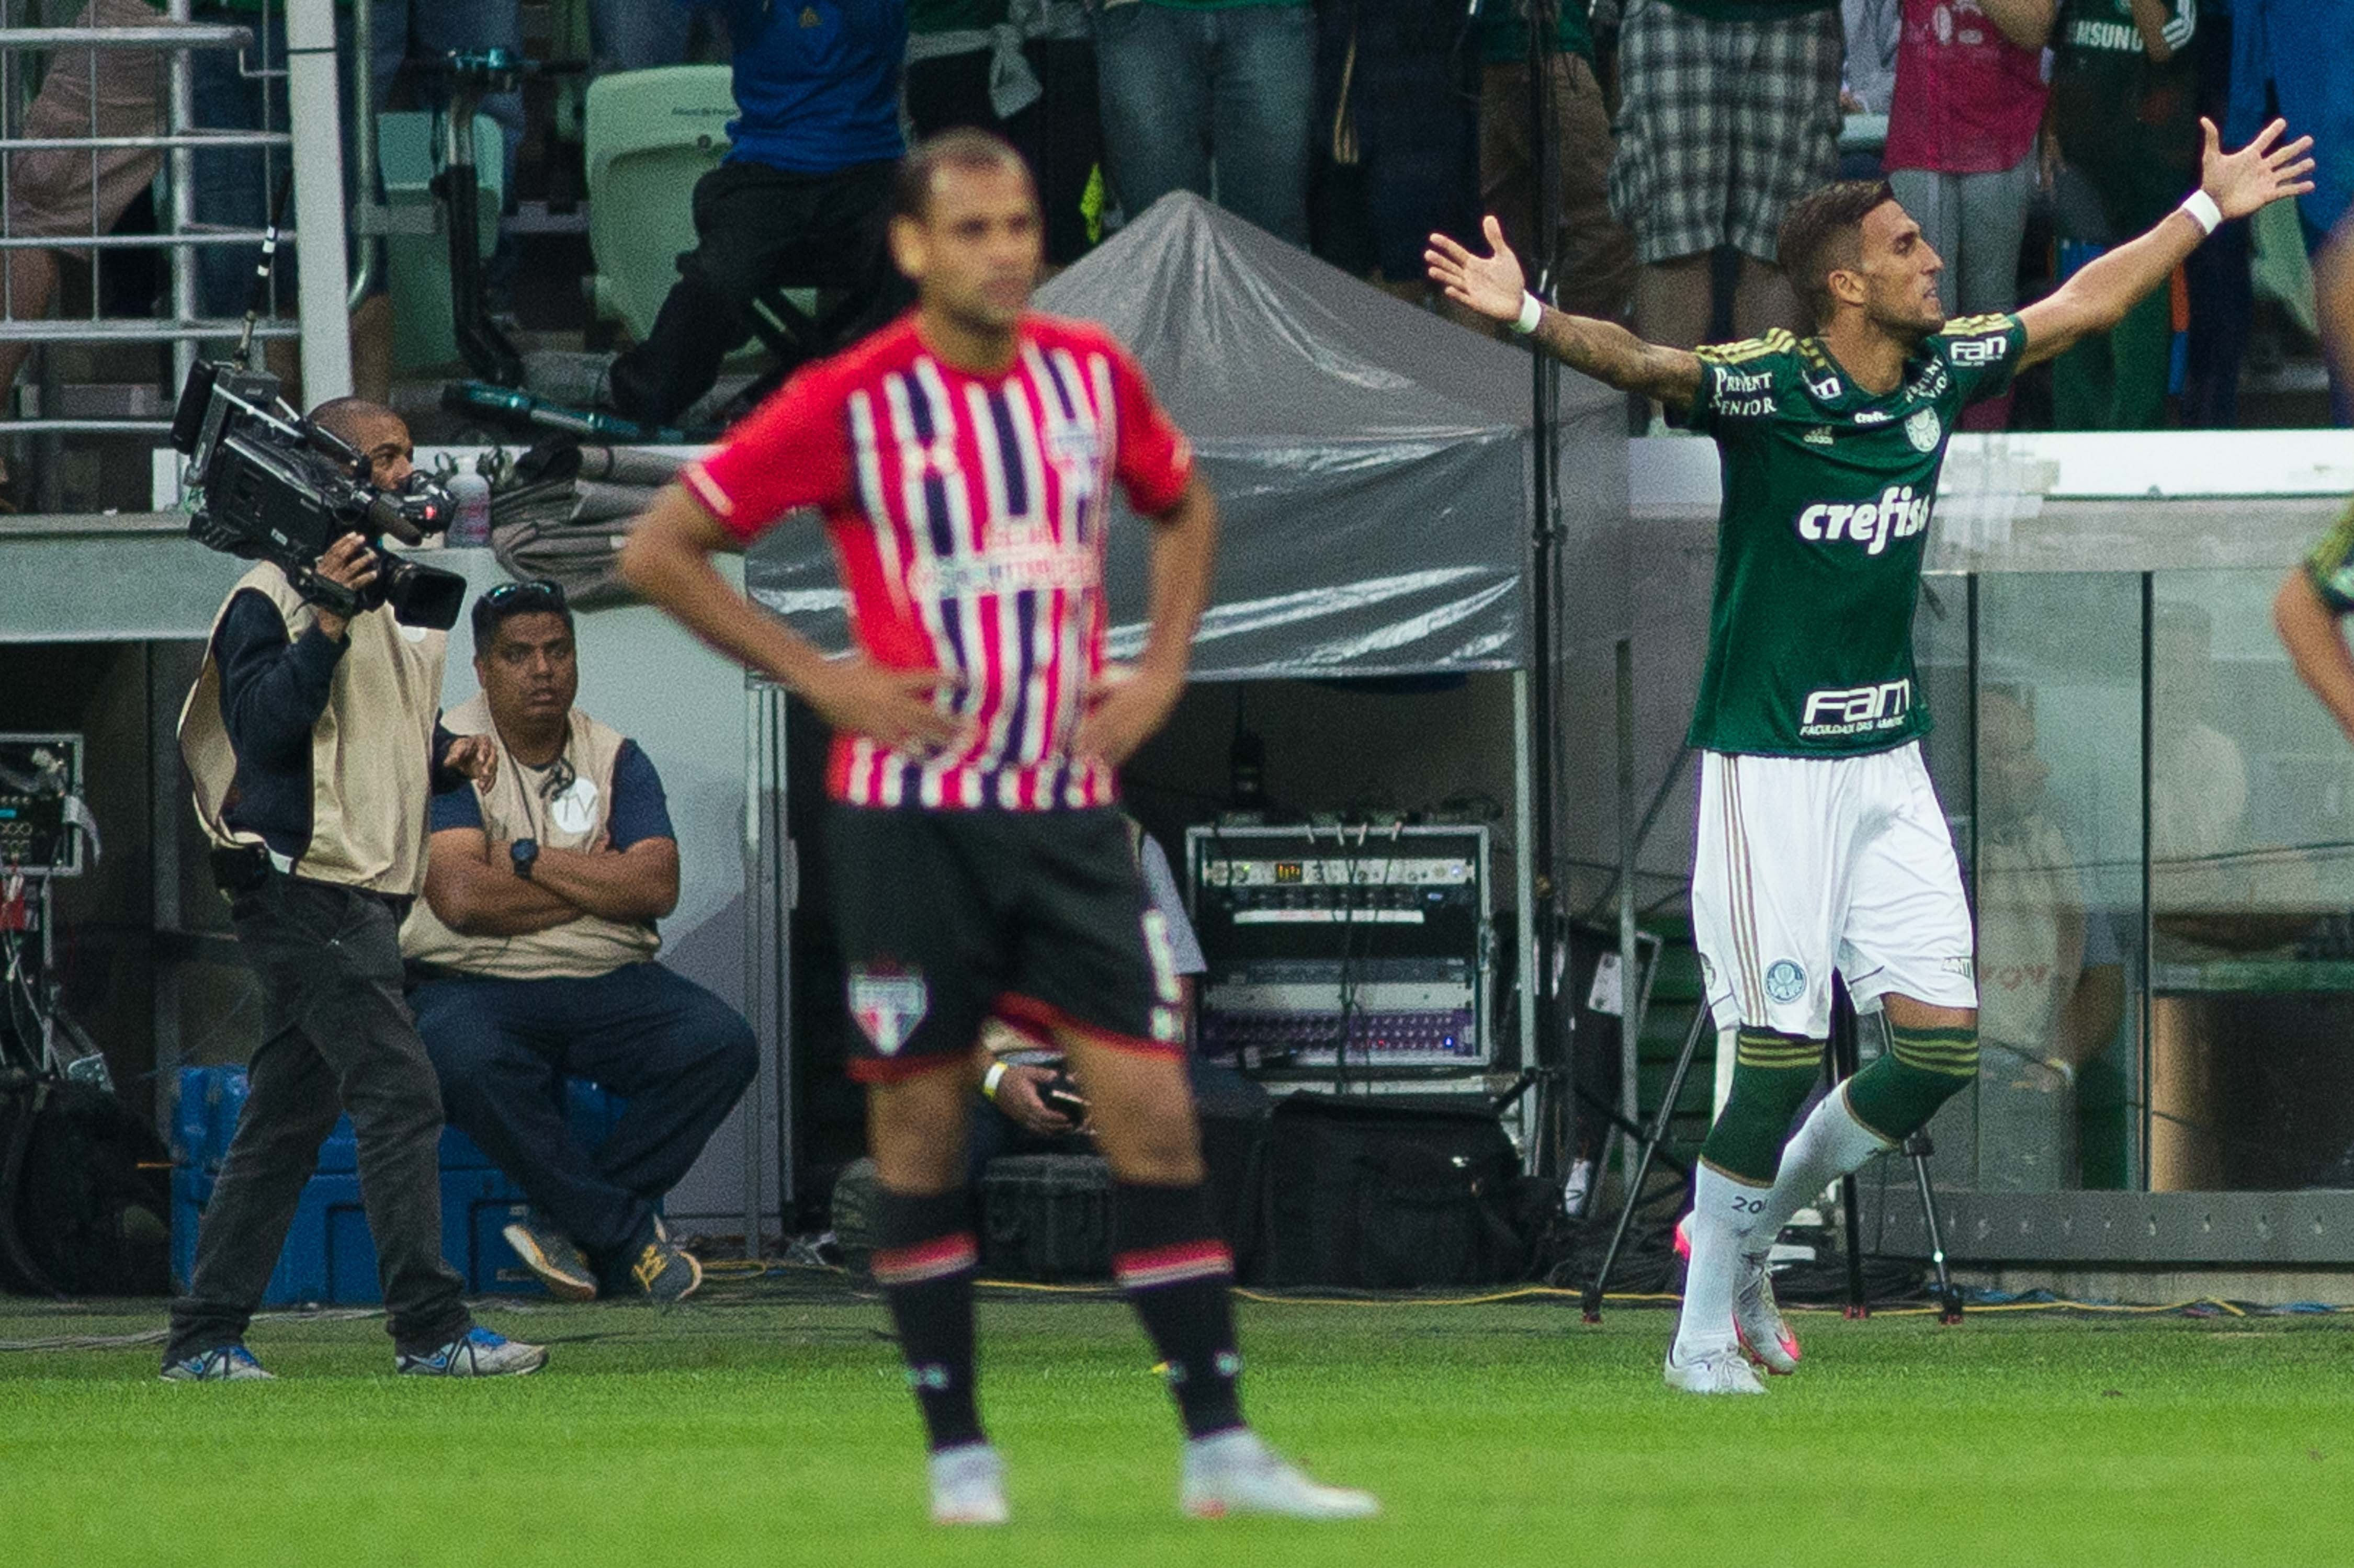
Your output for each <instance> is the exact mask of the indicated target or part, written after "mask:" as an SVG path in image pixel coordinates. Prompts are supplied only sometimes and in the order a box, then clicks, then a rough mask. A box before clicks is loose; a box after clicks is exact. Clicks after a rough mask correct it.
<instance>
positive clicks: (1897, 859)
mask: <svg viewBox="0 0 2354 1568" xmlns="http://www.w3.org/2000/svg"><path fill="white" fill-rule="evenodd" d="M2284 130H2285V127H2284V126H2283V125H2282V124H2281V123H2280V122H2277V121H2275V122H2274V123H2273V124H2272V125H2270V126H2268V127H2266V128H2265V130H2264V132H2263V133H2261V134H2260V135H2258V136H2257V137H2256V139H2255V140H2254V141H2253V142H2252V143H2249V144H2248V145H2247V146H2246V147H2244V148H2243V149H2242V150H2241V151H2239V152H2237V153H2234V154H2229V155H2226V154H2224V153H2223V152H2222V150H2221V146H2220V145H2219V143H2218V138H2217V136H2216V132H2215V128H2214V126H2212V125H2211V124H2210V125H2206V126H2205V132H2206V149H2205V157H2204V164H2203V168H2202V173H2201V181H2200V189H2199V190H2197V191H2196V192H2194V193H2192V195H2191V196H2190V198H2189V199H2188V200H2186V201H2185V202H2184V203H2183V204H2182V207H2180V208H2179V210H2178V211H2176V212H2175V213H2173V214H2172V215H2170V216H2168V217H2167V218H2165V219H2164V220H2163V221H2161V222H2160V223H2159V224H2158V226H2157V227H2156V228H2152V229H2150V230H2149V231H2148V232H2147V233H2146V234H2143V235H2142V236H2140V237H2139V238H2135V239H2132V240H2129V241H2126V243H2123V244H2120V245H2117V246H2115V247H2114V248H2113V249H2110V250H2109V251H2108V253H2107V254H2106V255H2104V256H2102V257H2101V258H2100V259H2099V260H2095V261H2094V262H2092V263H2091V264H2090V265H2088V266H2086V267H2084V269H2083V270H2080V271H2078V272H2077V273H2076V274H2075V275H2074V276H2073V278H2071V279H2070V280H2069V281H2067V282H2066V283H2065V284H2063V285H2062V287H2061V288H2060V289H2059V290H2058V291H2056V292H2054V293H2052V295H2050V296H2049V297H2047V298H2045V299H2042V300H2039V301H2037V302H2035V303H2033V304H2031V305H2029V306H2028V307H2026V308H2025V309H2024V310H2022V311H2020V312H2019V313H2017V314H2015V315H2009V314H2006V315H1993V316H1979V317H1975V318H1972V319H1969V320H1965V321H1956V322H1948V321H1947V320H1946V315H1945V312H1944V310H1943V309H1942V308H1941V306H1940V305H1939V303H1938V298H1937V274H1938V272H1939V271H1940V270H1941V269H1942V266H1943V263H1941V262H1940V261H1939V260H1938V258H1937V255H1936V253H1935V251H1934V250H1932V249H1930V247H1929V245H1928V244H1927V242H1926V241H1925V240H1924V239H1923V238H1922V237H1921V228H1920V225H1919V224H1917V223H1915V222H1914V220H1913V219H1912V218H1911V217H1908V216H1907V215H1906V213H1905V211H1904V209H1903V207H1902V206H1900V205H1899V204H1898V203H1897V201H1896V199H1895V197H1894V196H1893V195H1892V194H1891V192H1890V191H1889V188H1888V186H1887V185H1885V184H1884V183H1874V182H1870V181H1861V180H1856V181H1846V182H1842V183H1840V184H1838V185H1830V186H1828V187H1826V188H1824V189H1823V190H1820V191H1818V192H1816V193H1815V194H1813V195H1811V196H1807V197H1805V198H1803V199H1802V200H1800V201H1798V202H1797V203H1796V204H1794V205H1793V206H1792V207H1791V209H1790V212H1789V215H1788V217H1787V218H1786V219H1785V220H1784V223H1783V226H1782V232H1781V245H1780V249H1781V263H1782V266H1783V269H1784V270H1785V271H1786V273H1787V275H1788V277H1789V280H1790V282H1791V284H1792V286H1793V288H1794V289H1795V291H1797V295H1798V297H1799V299H1800V300H1801V301H1802V302H1804V303H1805V304H1806V305H1807V306H1808V309H1809V310H1810V311H1811V313H1812V314H1813V316H1814V319H1815V323H1816V329H1817V330H1816V332H1815V334H1814V335H1812V336H1808V337H1804V338H1797V337H1793V336H1792V335H1791V334H1787V333H1772V334H1767V335H1766V336H1765V338H1763V339H1759V340H1757V341H1755V342H1750V343H1743V344H1732V345H1730V346H1725V347H1716V348H1702V349H1700V350H1698V351H1695V352H1686V351H1684V350H1682V349H1674V348H1662V347H1659V346H1658V345H1657V344H1647V343H1644V342H1642V341H1641V340H1639V339H1638V338H1637V337H1635V336H1634V334H1631V333H1628V331H1626V330H1625V329H1624V328H1622V327H1618V326H1616V325H1613V324H1611V323H1607V322H1600V321H1591V320H1587V319H1585V318H1583V317H1579V316H1573V315H1566V314H1564V313H1560V312H1557V311H1553V310H1551V309H1548V308H1546V307H1544V306H1543V305H1541V304H1540V303H1539V302H1538V301H1537V300H1536V299H1535V297H1534V296H1532V295H1531V294H1529V293H1528V292H1526V290H1525V287H1524V284H1523V281H1522V273H1521V265H1520V261H1519V260H1518V259H1517V258H1515V257H1514V256H1513V255H1512V253H1511V250H1510V249H1507V248H1506V246H1505V245H1504V242H1503V236H1502V231H1501V230H1500V228H1498V227H1497V224H1496V220H1495V219H1494V218H1492V217H1490V218H1489V219H1488V220H1487V232H1488V240H1489V243H1490V246H1491V247H1492V252H1491V254H1490V255H1487V256H1484V257H1483V256H1474V255H1472V254H1471V253H1470V252H1469V251H1468V250H1466V249H1464V248H1463V247H1462V246H1460V245H1458V244H1457V243H1456V242H1455V241H1453V240H1451V239H1448V238H1446V237H1445V236H1443V235H1433V236H1431V241H1430V243H1431V249H1430V251H1429V252H1428V256H1427V260H1428V263H1429V267H1430V275H1431V278H1432V279H1433V281H1436V282H1437V284H1438V285H1439V286H1440V287H1441V288H1443V289H1445V290H1446V291H1447V295H1448V297H1449V298H1451V299H1453V300H1455V301H1456V302H1458V303H1461V304H1464V305H1468V306H1469V307H1470V308H1472V309H1473V310H1476V311H1478V312H1479V313H1481V314H1483V315H1486V316H1489V317H1490V318H1492V319H1494V320H1497V321H1501V322H1509V323H1512V324H1513V326H1514V327H1516V328H1517V329H1518V330H1519V331H1520V332H1522V333H1523V334H1528V335H1531V336H1532V337H1534V339H1535V340H1536V342H1537V344H1539V346H1541V347H1543V349H1545V350H1546V351H1547V352H1548V353H1551V354H1553V355H1555V356H1556V357H1558V358H1560V359H1562V360H1564V361H1565V362H1566V363H1568V364H1569V365H1571V366H1574V367H1575V368H1576V369H1579V370H1582V371H1584V372H1585V373H1586V374H1587V375H1589V376H1596V378H1598V379H1600V380H1602V381H1605V382H1606V383H1608V384H1609V385H1611V386H1613V387H1622V388H1625V389H1628V390H1631V391H1638V392H1642V393H1645V394H1647V395H1649V396H1650V397H1656V398H1658V399H1659V401H1660V402H1662V403H1664V404H1666V405H1667V406H1668V408H1670V410H1671V411H1673V413H1674V414H1675V416H1676V417H1677V418H1681V420H1683V421H1684V422H1685V423H1687V424H1689V425H1690V426H1691V427H1692V428H1693V429H1698V430H1701V431H1703V432H1705V433H1707V434H1709V435H1711V436H1712V437H1714V438H1715V440H1716V442H1717V446H1718V449H1719V451H1720V454H1721V459H1722V463H1723V484H1724V500H1723V510H1722V512H1721V514H1720V516H1719V520H1718V528H1717V563H1716V585H1715V593H1714V604H1713V608H1712V613H1711V618H1710V625H1709V646H1708V658H1707V662H1706V663H1705V665H1704V666H1703V669H1702V675H1701V688H1700V697H1699V702H1698V704H1697V709H1696V712H1695V713H1694V715H1693V717H1692V725H1691V735H1690V740H1691V745H1692V746H1693V747H1694V748H1695V749H1697V750H1699V752H1700V753H1701V789H1700V822H1699V835H1698V845H1697V853H1696V855H1695V863H1694V866H1693V871H1692V926H1693V930H1694V934H1695V936H1696V937H1697V938H1698V941H1699V945H1700V950H1701V961H1702V970H1703V973H1704V975H1705V979H1706V988H1707V992H1708V1003H1709V1010H1710V1012H1711V1013H1712V1015H1713V1017H1714V1018H1715V1019H1716V1021H1717V1023H1718V1025H1719V1028H1720V1029H1724V1028H1726V1027H1727V1026H1731V1027H1732V1030H1733V1033H1734V1051H1735V1055H1734V1075H1733V1093H1732V1096H1731V1097H1730V1098H1729V1099H1728V1100H1727V1101H1726V1103H1725V1106H1724V1109H1723V1112H1722V1113H1721V1114H1720V1115H1719V1116H1718V1118H1717V1120H1716V1125H1715V1127H1714V1128H1712V1129H1711V1131H1710V1133H1709V1136H1708V1140H1707V1142H1706V1143H1705V1144H1704V1145H1702V1149H1701V1159H1700V1163H1699V1166H1698V1168H1697V1174H1696V1175H1695V1178H1694V1181H1693V1208H1692V1213H1691V1219H1690V1222H1689V1224H1690V1234H1691V1267H1690V1270H1689V1274H1688V1277H1687V1282H1686V1286H1685V1291H1684V1305H1683V1312H1682V1315H1681V1321H1680V1322H1679V1324H1678V1327H1677V1330H1676V1338H1675V1342H1674V1344H1673V1345H1672V1347H1671V1348H1670V1350H1669V1352H1668V1357H1667V1365H1666V1377H1667V1382H1668V1383H1669V1385H1670V1387H1672V1388H1677V1389H1681V1390H1685V1391H1688V1392H1691V1393H1763V1392H1764V1387H1765V1385H1764V1384H1763V1383H1760V1382H1759V1381H1758V1379H1757V1376H1756V1373H1755V1370H1754V1369H1753V1366H1752V1362H1753V1361H1754V1362H1755V1364H1756V1365H1759V1366H1763V1367H1764V1368H1765V1370H1766V1371H1768V1372H1795V1371H1796V1370H1797V1363H1798V1345H1797V1340H1796V1338H1795V1337H1793V1336H1792V1335H1791V1333H1790V1331H1789V1328H1788V1326H1787V1324H1786V1323H1785V1322H1784V1321H1783V1319H1782V1317H1781V1314H1780V1312H1779V1311H1778V1310H1777V1309H1776V1307H1775V1303H1774V1294H1773V1287H1772V1285H1771V1283H1770V1281H1769V1279H1768V1277H1767V1275H1766V1270H1765V1261H1766V1255H1767V1251H1768V1249H1769V1248H1770V1247H1771V1246H1772V1245H1773V1244H1774V1238H1775V1237H1776V1235H1777V1234H1779V1233H1780V1231H1781V1229H1782V1227H1783V1226H1784V1225H1785V1224H1787V1223H1788V1222H1789V1218H1790V1216H1791V1214H1793V1213H1796V1212H1797V1209H1798V1208H1799V1207H1800V1206H1801V1205H1802V1204H1804V1203H1806V1202H1809V1201H1810V1200H1812V1199H1813V1198H1814V1197H1815V1196H1816V1195H1817V1194H1819V1192H1821V1191H1822V1190H1823V1187H1824V1185H1825V1184H1826V1183H1827V1182H1829V1181H1831V1180H1832V1179H1834V1178H1836V1177H1838V1176H1840V1175H1842V1174H1844V1173H1845V1172H1847V1171H1853V1170H1855V1169H1857V1168H1858V1167H1860V1166H1861V1165H1862V1164H1863V1162H1864V1161H1865V1160H1869V1159H1871V1158H1872V1156H1873V1155H1875V1154H1879V1153H1882V1152H1883V1151H1885V1150H1890V1149H1893V1148H1895V1147H1897V1146H1898V1145H1899V1144H1901V1143H1902V1142H1903V1140H1904V1139H1905V1138H1906V1137H1908V1136H1909V1135H1910V1134H1912V1133H1913V1132H1914V1130H1916V1129H1917V1128H1921V1127H1922V1126H1924V1125H1925V1124H1926V1123H1927V1121H1928V1119H1929V1118H1930V1116H1931V1115H1932V1114H1933V1113H1934V1112H1935V1110H1936V1108H1937V1107H1938V1106H1939V1105H1940V1104H1942V1103H1943V1102H1944V1101H1945V1100H1946V1097H1948V1096H1950V1095H1952V1094H1954V1093H1955V1092H1956V1090H1958V1089H1960V1088H1962V1087H1963V1086H1965V1085H1967V1084H1968V1083H1969V1082H1970V1080H1971V1078H1972V1077H1973V1076H1974V1075H1975V1074H1976V1072H1977V1065H1978V991H1977V982H1976V978H1975V973H1976V971H1975V967H1974V963H1973V959H1972V946H1973V941H1972V935H1971V930H1970V918H1969V906H1968V905H1967V902H1966V900H1965V899H1964V897H1963V894H1962V882H1961V871H1960V867H1959V866H1958V864H1957V863H1956V860H1955V857H1954V849H1953V841H1952V839H1951V837H1950V836H1949V835H1948V834H1947V832H1946V821H1945V815H1944V812H1943V811H1942V810H1941V809H1940V808H1939V806H1938V804H1937V799H1936V796H1935V792H1934V791H1933V790H1932V789H1931V788H1930V784H1929V775H1928V771H1927V769H1926V768H1925V767H1924V766H1923V765H1922V760H1921V748H1920V744H1919V743H1920V737H1921V736H1923V735H1924V734H1925V733H1927V731H1928V727H1929V716H1928V713H1927V710H1926V708H1925V706H1924V705H1923V703H1922V701H1921V696H1920V692H1919V688H1918V685H1917V683H1916V682H1915V680H1914V671H1913V610H1914V601H1915V600H1916V599H1917V598H1918V595H1919V590H1920V579H1921V557H1922V553H1923V545H1924V542H1925V532H1926V530H1927V527H1928V524H1929V513H1930V509H1931V506H1932V504H1933V503H1934V501H1935V496H1936V493H1937V472H1938V470H1939V468H1940V467H1941V466H1942V465H1943V463H1944V460H1945V451H1946V439H1947V437H1948V435H1949V434H1950V433H1951V431H1952V430H1953V428H1954V420H1955V417H1956V415H1957V414H1959V413H1960V411H1961V409H1962V408H1963V406H1964V405H1965V404H1967V403H1970V402H1973V401H1976V400H1978V399H1979V398H1984V397H1993V396H1996V395H1997V394H1999V392H2000V391H2001V390H2002V389H2003V388H2004V387H2007V386H2008V385H2009V382H2010V378H2011V377H2012V376H2014V375H2015V374H2016V373H2017V372H2018V371H2019V370H2020V369H2021V368H2022V367H2024V366H2029V365H2032V364H2035V363H2036V362H2037V361H2039V360H2044V359H2049V358H2051V357H2052V356H2053V355H2057V354H2059V353H2061V352H2062V350H2064V349H2066V348H2067V347H2068V346H2069V345H2070V344H2073V343H2075V342H2076V341H2077V340H2078V339H2080V338H2083V337H2085V336H2087V335H2090V334H2098V333H2103V332H2106V331H2107V330H2109V329H2110V328H2111V327H2113V326H2115V324H2116V323H2117V322H2118V321H2119V320H2121V319H2122V318H2123V317H2124V315H2125V313H2126V311H2127V310H2128V309H2129V308H2130V307H2131V306H2132V305H2133V304H2134V303H2135V302H2137V301H2138V300H2140V299H2141V298H2142V297H2143V296H2145V295H2147V294H2148V293H2149V292H2150V291H2152V290H2155V289H2157V288H2158V287H2159V286H2160V285H2161V284H2163V283H2164V282H2165V281H2167V279H2168V277H2170V276H2171V275H2172V274H2173V271H2174V269H2175V268H2176V267H2177V266H2178V265H2179V264H2180V263H2181V261H2182V260H2183V259H2184V258H2186V257H2188V256H2189V255H2190V252H2191V251H2192V250H2193V249H2197V247H2198V245H2199V243H2200V241H2201V240H2202V239H2204V238H2206V237H2207V236H2208V235H2209V234H2211V233H2212V232H2214V230H2215V228H2216V226H2217V225H2218V224H2220V223H2221V222H2223V221H2224V220H2226V219H2229V218H2235V217H2246V216H2247V215H2248V214H2250V213H2253V212H2254V211H2256V210H2257V209H2258V208H2260V207H2264V206H2265V205H2266V204H2268V203H2270V202H2273V201H2276V200H2278V199H2280V198H2281V197H2283V196H2296V195H2299V194H2301V193H2303V192H2305V191H2307V190H2310V189H2312V188H2313V187H2312V184H2311V182H2310V181H2306V180H2304V179H2303V177H2302V176H2304V175H2306V173H2307V172H2308V171H2309V170H2311V168H2312V167H2313V160H2312V159H2310V158H2309V157H2306V149H2307V148H2308V147H2310V146H2311V144H2312V139H2311V138H2310V137H2307V138H2304V139H2301V140H2299V141H2296V142H2294V143H2288V144H2286V145H2281V144H2279V143H2280V141H2281V137H2282V134H2283V132H2284ZM1833 969H1838V971H1839V972H1840V974H1841V975H1843V976H1844V977H1845V979H1846V980H1847V986H1848V991H1849V993H1850V995H1851V996H1853V997H1854V998H1855V1001H1856V1004H1857V1005H1858V1006H1859V1007H1861V1008H1867V1009H1869V1008H1875V1007H1876V1008H1879V1009H1881V1010H1882V1012H1884V1014H1885V1017H1886V1022H1887V1024H1888V1029H1889V1038H1890V1048H1889V1050H1888V1051H1887V1052H1885V1053H1884V1054H1882V1055H1881V1056H1880V1057H1879V1058H1878V1059H1877V1060H1876V1061H1874V1062H1873V1063H1872V1065H1870V1066H1868V1067H1866V1068H1865V1069H1864V1070H1863V1071H1862V1072H1861V1073H1859V1074H1858V1075H1856V1076H1855V1077H1854V1078H1852V1079H1850V1081H1849V1082H1847V1083H1846V1084H1844V1085H1842V1086H1840V1090H1839V1091H1838V1092H1837V1093H1835V1094H1832V1095H1830V1096H1829V1097H1827V1098H1826V1099H1824V1101H1823V1102H1822V1104H1821V1105H1820V1106H1819V1107H1818V1108H1817V1109H1816V1110H1815V1111H1814V1113H1813V1114H1812V1115H1810V1116H1809V1117H1808V1118H1807V1121H1806V1123H1805V1125H1804V1126H1803V1127H1801V1128H1799V1130H1798V1132H1797V1134H1796V1135H1795V1137H1789V1138H1788V1148H1787V1150H1785V1148H1784V1142H1785V1139H1786V1136H1787V1135H1788V1133H1789V1128H1790V1123H1791V1120H1792V1118H1794V1117H1795V1116H1796V1115H1797V1111H1798V1108H1799V1107H1800V1106H1801V1105H1802V1104H1803V1103H1804V1102H1805V1100H1806V1098H1807V1097H1808V1094H1809V1093H1810V1092H1812V1090H1813V1088H1814V1086H1815V1082H1816V1077H1817V1073H1818V1066H1819V1063H1820V1062H1821V1060H1822V1055H1823V1038H1824V1036H1825V1035H1826V1034H1827V1033H1828V1032H1829V1023H1830V981H1831V974H1832V971H1833Z"/></svg>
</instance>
